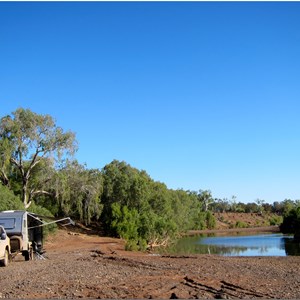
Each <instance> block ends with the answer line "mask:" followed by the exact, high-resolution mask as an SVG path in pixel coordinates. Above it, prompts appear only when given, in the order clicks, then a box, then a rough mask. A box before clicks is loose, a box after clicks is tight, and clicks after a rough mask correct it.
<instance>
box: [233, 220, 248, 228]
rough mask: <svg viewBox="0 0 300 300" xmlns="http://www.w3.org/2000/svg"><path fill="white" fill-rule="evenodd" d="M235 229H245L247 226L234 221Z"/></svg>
mask: <svg viewBox="0 0 300 300" xmlns="http://www.w3.org/2000/svg"><path fill="white" fill-rule="evenodd" d="M234 227H235V228H247V227H248V224H247V223H245V222H242V221H236V223H235V226H234Z"/></svg>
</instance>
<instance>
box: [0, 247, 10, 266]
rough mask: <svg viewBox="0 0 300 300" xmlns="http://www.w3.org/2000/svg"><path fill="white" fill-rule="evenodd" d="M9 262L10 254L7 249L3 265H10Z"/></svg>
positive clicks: (2, 261)
mask: <svg viewBox="0 0 300 300" xmlns="http://www.w3.org/2000/svg"><path fill="white" fill-rule="evenodd" d="M8 262H9V254H8V251H7V250H6V249H5V253H4V259H2V260H1V265H2V266H3V267H7V266H8Z"/></svg>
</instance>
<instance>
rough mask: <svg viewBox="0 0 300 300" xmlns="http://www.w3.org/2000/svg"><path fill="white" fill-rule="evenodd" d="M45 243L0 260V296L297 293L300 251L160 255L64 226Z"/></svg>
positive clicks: (220, 296) (206, 296) (269, 295)
mask: <svg viewBox="0 0 300 300" xmlns="http://www.w3.org/2000/svg"><path fill="white" fill-rule="evenodd" d="M45 248H46V250H47V252H46V256H47V258H46V259H45V260H40V259H39V260H33V261H29V262H25V261H24V259H23V257H22V256H17V257H16V258H15V259H14V260H13V261H12V262H11V263H10V265H9V266H8V267H7V268H0V276H1V289H0V298H22V299H24V298H27V299H28V298H30V299H33V298H40V299H41V298H47V299H54V298H55V299H60V298H67V299H71V298H72V299H74V298H75V299H78V298H94V299H97V298H98V299H100V298H110V299H112V298H114V299H115V298H127V299H128V298H131V299H132V298H140V299H144V298H148V299H154V298H155V299H158V298H159V299H170V298H171V299H177V298H181V299H192V298H202V299H203V298H204V299H209V298H217V299H231V298H242V299H253V298H263V299H269V298H276V299H282V298H285V299H297V298H298V299H300V257H222V256H216V255H192V256H159V255H153V254H149V253H148V254H143V253H134V252H126V251H124V245H123V242H122V241H121V240H118V239H112V238H104V237H98V236H92V235H89V236H88V235H84V234H74V233H73V234H68V232H66V231H59V232H58V233H57V234H56V236H54V237H51V239H50V240H49V241H48V242H47V243H46V246H45Z"/></svg>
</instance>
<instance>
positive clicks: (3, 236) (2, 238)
mask: <svg viewBox="0 0 300 300" xmlns="http://www.w3.org/2000/svg"><path fill="white" fill-rule="evenodd" d="M5 239H6V233H5V232H3V233H2V234H1V240H5Z"/></svg>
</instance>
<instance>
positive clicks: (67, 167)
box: [0, 108, 296, 249]
mask: <svg viewBox="0 0 300 300" xmlns="http://www.w3.org/2000/svg"><path fill="white" fill-rule="evenodd" d="M76 148H77V143H76V140H75V134H74V133H72V132H70V131H69V132H64V131H63V129H62V128H60V127H58V126H57V125H56V123H55V121H54V120H53V118H52V117H51V116H49V115H38V114H36V113H34V112H32V111H30V110H28V109H22V108H19V109H17V110H16V111H15V112H13V113H12V115H9V116H5V117H2V118H1V120H0V183H1V184H0V210H5V209H24V208H25V209H28V210H30V211H39V212H43V213H48V214H52V215H54V216H57V217H60V216H65V215H67V216H70V217H72V218H74V219H76V220H80V221H81V222H84V223H85V224H86V225H89V224H90V223H91V222H94V221H98V222H99V224H100V223H101V226H102V227H103V228H104V229H105V230H106V232H107V233H108V234H110V235H114V236H120V237H122V238H124V239H126V241H127V248H128V249H144V248H145V247H146V246H147V245H148V246H149V245H150V246H151V245H152V246H155V245H161V244H165V243H167V242H168V240H169V239H172V238H173V237H175V236H178V235H179V234H180V233H182V232H184V231H186V230H189V229H205V228H214V227H215V224H216V221H215V218H214V216H213V214H212V212H225V211H233V212H255V213H263V212H273V213H276V214H279V215H280V214H281V215H283V214H286V213H287V212H288V211H290V210H291V208H293V207H294V204H295V203H296V202H294V201H291V200H285V201H283V202H280V203H278V202H275V203H274V204H273V205H270V204H266V203H264V201H262V200H257V201H256V203H250V204H244V203H241V202H239V203H236V199H235V197H234V196H233V197H232V199H231V200H230V201H229V200H227V199H222V200H221V199H214V198H213V197H212V195H211V192H210V191H202V190H200V191H197V192H195V191H184V190H171V189H168V188H167V186H166V185H165V184H164V183H161V182H157V181H154V180H153V179H151V178H150V176H149V175H148V174H147V173H146V172H145V171H143V170H138V169H136V168H133V167H132V166H130V165H129V164H127V163H126V162H124V161H117V160H114V161H112V162H111V163H109V164H107V165H106V166H104V167H103V168H102V169H88V168H87V167H86V166H85V165H82V164H80V163H79V162H78V161H76V160H74V159H72V154H73V153H74V152H75V151H76Z"/></svg>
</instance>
